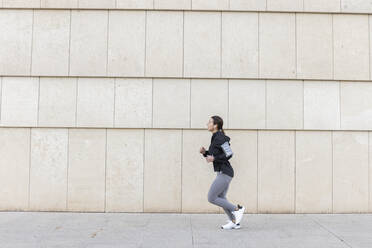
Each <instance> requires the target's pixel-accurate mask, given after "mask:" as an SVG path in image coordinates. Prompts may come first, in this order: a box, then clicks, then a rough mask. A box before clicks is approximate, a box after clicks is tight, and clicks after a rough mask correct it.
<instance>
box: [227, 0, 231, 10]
mask: <svg viewBox="0 0 372 248" xmlns="http://www.w3.org/2000/svg"><path fill="white" fill-rule="evenodd" d="M230 2H231V1H230V0H229V3H228V4H229V10H230V8H231V7H230Z"/></svg>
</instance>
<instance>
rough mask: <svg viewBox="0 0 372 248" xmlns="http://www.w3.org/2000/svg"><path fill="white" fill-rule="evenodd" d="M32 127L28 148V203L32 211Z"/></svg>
mask: <svg viewBox="0 0 372 248" xmlns="http://www.w3.org/2000/svg"><path fill="white" fill-rule="evenodd" d="M31 132H32V127H31V128H30V136H29V148H28V203H27V208H28V209H30V193H31V190H30V187H31V146H32V144H31V142H32V138H31V137H32V135H31Z"/></svg>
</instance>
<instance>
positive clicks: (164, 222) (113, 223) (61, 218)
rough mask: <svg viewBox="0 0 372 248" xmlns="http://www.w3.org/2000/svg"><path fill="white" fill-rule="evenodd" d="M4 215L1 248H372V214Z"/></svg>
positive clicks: (0, 219) (0, 227)
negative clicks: (233, 219)
mask: <svg viewBox="0 0 372 248" xmlns="http://www.w3.org/2000/svg"><path fill="white" fill-rule="evenodd" d="M226 220H227V216H226V215H225V214H175V213H76V212H0V247H1V248H10V247H11V248H26V247H27V248H34V247H38V248H39V247H42V248H44V247H45V248H49V247H61V248H62V247H63V248H68V247H79V248H80V247H87V248H88V247H89V248H109V247H110V248H111V247H125V248H127V247H128V248H132V247H133V248H134V247H151V248H153V247H162V248H165V247H172V248H181V247H200V248H202V247H203V248H204V247H245V248H248V247H252V248H253V247H254V248H266V247H267V248H268V247H273V248H274V247H283V248H292V247H293V248H300V247H309V248H310V247H311V248H322V247H325V248H344V247H345V248H347V247H353V248H362V247H363V248H371V247H372V214H245V215H244V218H243V220H242V223H241V228H240V229H237V230H222V229H220V225H221V224H225V223H226Z"/></svg>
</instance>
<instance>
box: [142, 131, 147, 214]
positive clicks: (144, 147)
mask: <svg viewBox="0 0 372 248" xmlns="http://www.w3.org/2000/svg"><path fill="white" fill-rule="evenodd" d="M145 135H146V129H145V128H144V129H143V163H142V212H145V162H146V161H145V158H146V156H145V155H146V143H145V142H146V139H145Z"/></svg>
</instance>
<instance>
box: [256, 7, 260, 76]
mask: <svg viewBox="0 0 372 248" xmlns="http://www.w3.org/2000/svg"><path fill="white" fill-rule="evenodd" d="M257 76H258V78H260V12H258V13H257Z"/></svg>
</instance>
